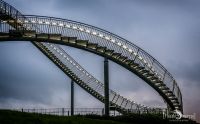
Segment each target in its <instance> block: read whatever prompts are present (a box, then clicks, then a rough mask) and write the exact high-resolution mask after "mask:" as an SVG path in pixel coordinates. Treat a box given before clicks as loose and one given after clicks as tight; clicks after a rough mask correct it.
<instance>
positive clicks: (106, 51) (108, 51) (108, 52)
mask: <svg viewBox="0 0 200 124" xmlns="http://www.w3.org/2000/svg"><path fill="white" fill-rule="evenodd" d="M113 52H114V50H109V49H106V50H105V54H107V55H109V56H110V55H112V54H113Z"/></svg>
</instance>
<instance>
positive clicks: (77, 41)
mask: <svg viewBox="0 0 200 124" xmlns="http://www.w3.org/2000/svg"><path fill="white" fill-rule="evenodd" d="M87 43H88V40H76V44H77V45H80V46H84V47H86V46H87Z"/></svg>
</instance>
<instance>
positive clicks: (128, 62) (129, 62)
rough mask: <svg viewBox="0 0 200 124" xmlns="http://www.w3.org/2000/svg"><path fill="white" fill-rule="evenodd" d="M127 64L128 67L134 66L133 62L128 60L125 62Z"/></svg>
mask: <svg viewBox="0 0 200 124" xmlns="http://www.w3.org/2000/svg"><path fill="white" fill-rule="evenodd" d="M125 63H126V64H127V65H129V64H133V60H130V59H127V60H126V61H125Z"/></svg>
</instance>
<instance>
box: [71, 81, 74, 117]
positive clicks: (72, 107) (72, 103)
mask: <svg viewBox="0 0 200 124" xmlns="http://www.w3.org/2000/svg"><path fill="white" fill-rule="evenodd" d="M73 115H74V81H73V80H71V116H73Z"/></svg>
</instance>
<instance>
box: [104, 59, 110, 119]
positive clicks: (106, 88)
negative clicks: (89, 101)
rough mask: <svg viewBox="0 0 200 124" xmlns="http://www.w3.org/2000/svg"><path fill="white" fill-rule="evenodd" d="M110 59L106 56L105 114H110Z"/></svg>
mask: <svg viewBox="0 0 200 124" xmlns="http://www.w3.org/2000/svg"><path fill="white" fill-rule="evenodd" d="M108 64H109V63H108V59H107V58H104V97H105V101H104V104H105V116H109V111H110V110H109V106H110V105H109V70H108V68H109V67H108V66H109V65H108Z"/></svg>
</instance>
